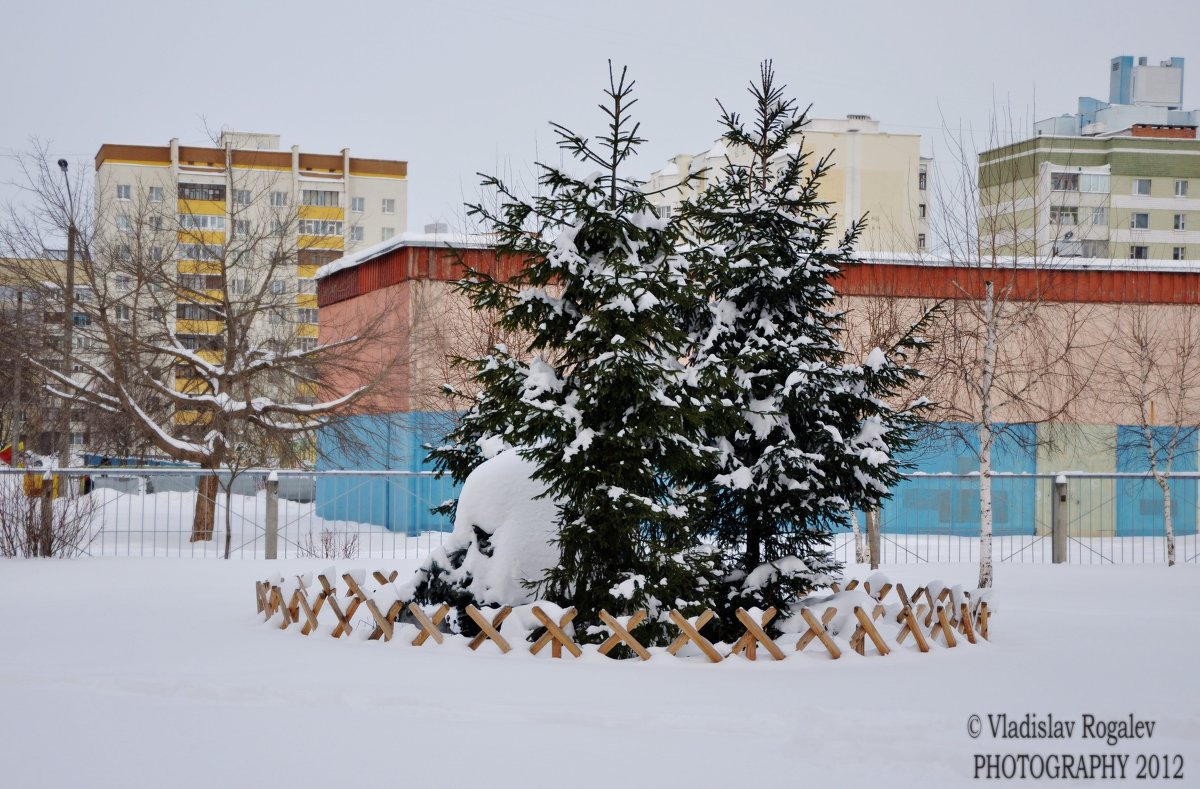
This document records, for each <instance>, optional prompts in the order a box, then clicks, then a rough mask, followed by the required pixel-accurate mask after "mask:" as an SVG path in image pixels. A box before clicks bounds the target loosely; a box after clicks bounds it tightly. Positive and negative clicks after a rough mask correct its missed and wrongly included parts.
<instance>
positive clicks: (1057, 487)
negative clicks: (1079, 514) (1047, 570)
mask: <svg viewBox="0 0 1200 789" xmlns="http://www.w3.org/2000/svg"><path fill="white" fill-rule="evenodd" d="M1067 515H1068V513H1067V477H1066V475H1065V474H1059V475H1058V476H1057V477H1055V478H1054V499H1053V501H1051V502H1050V535H1051V539H1052V543H1051V544H1052V545H1053V547H1052V549H1051V551H1050V557H1051V561H1053V562H1054V564H1062V563H1063V562H1065V561H1067Z"/></svg>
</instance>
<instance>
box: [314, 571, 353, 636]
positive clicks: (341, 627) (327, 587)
mask: <svg viewBox="0 0 1200 789" xmlns="http://www.w3.org/2000/svg"><path fill="white" fill-rule="evenodd" d="M317 581H318V582H319V583H320V584H321V594H322V595H324V596H325V600H326V601H328V603H329V608H330V610H332V611H333V615H334V616H336V617H337V620H338V623H337V625H336V626H335V627H334V628H333V632H332V633H330V635H332V636H333V637H334V638H337V637H338V636H340V635H342V633H345V634H346V635H350V634H351V633H352V632H354V628H353V627H352V626H351V625H350V614H353V613H354V608H351V609H350V612H349V614H347V613H343V612H342V607H341V605H339V604H338V601H337V587H336V586H335V585H334V584H335V583H336V581H334V580H331V579H329V578H326V577H325V574H324V573H322V574H321V575H318V576H317ZM355 608H357V606H355Z"/></svg>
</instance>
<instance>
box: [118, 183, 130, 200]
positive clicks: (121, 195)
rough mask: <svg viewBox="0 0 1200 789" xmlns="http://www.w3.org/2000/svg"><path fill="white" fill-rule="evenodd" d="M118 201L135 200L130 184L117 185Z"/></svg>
mask: <svg viewBox="0 0 1200 789" xmlns="http://www.w3.org/2000/svg"><path fill="white" fill-rule="evenodd" d="M117 199H118V200H132V199H133V187H132V186H130V185H129V184H117Z"/></svg>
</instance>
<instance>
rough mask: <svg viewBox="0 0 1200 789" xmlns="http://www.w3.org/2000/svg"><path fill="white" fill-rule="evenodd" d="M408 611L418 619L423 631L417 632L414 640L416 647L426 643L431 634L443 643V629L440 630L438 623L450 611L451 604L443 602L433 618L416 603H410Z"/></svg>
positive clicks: (438, 641)
mask: <svg viewBox="0 0 1200 789" xmlns="http://www.w3.org/2000/svg"><path fill="white" fill-rule="evenodd" d="M408 612H409V613H410V614H412V615H413V619H415V620H417V624H418V625H419V626H420V628H421V632H420V633H417V637H416V638H414V639H413V640H412V645H413V646H414V647H419V646H421V645H422V644H424V643H425V642H426V641H427V640H428V639H429V638H430V637H431V636H432V637H433V640H434V641H436V642H437V643H439V644H440V643H442V631H440V630H438V625H439V624H440V623H441V621H442V620H443V619H445V618H446V614H448V613H450V606H448V605H446V604H445V603H442V604H441V605H440V606H438V609H437V610H436V611H434V612H433V618H432V619H430V618H429V617H428V616H426V615H425V611H424V610H423V609H422V608H421V606H419V605H417V604H416V603H409V604H408Z"/></svg>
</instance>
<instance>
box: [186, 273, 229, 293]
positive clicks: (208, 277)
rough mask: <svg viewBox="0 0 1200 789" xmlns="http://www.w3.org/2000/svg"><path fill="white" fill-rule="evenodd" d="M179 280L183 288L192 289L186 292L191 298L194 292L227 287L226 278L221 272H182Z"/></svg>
mask: <svg viewBox="0 0 1200 789" xmlns="http://www.w3.org/2000/svg"><path fill="white" fill-rule="evenodd" d="M177 281H178V283H179V287H180V289H181V290H185V291H191V292H190V293H185V294H184V296H185V297H187V298H191V296H192V293H199V292H201V291H206V290H220V289H221V288H223V287H225V278H224V277H222V276H221V275H220V274H180V275H179V279H178V280H177Z"/></svg>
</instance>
